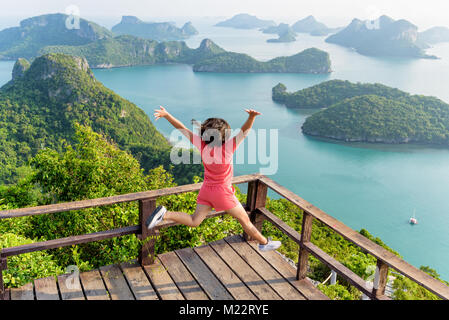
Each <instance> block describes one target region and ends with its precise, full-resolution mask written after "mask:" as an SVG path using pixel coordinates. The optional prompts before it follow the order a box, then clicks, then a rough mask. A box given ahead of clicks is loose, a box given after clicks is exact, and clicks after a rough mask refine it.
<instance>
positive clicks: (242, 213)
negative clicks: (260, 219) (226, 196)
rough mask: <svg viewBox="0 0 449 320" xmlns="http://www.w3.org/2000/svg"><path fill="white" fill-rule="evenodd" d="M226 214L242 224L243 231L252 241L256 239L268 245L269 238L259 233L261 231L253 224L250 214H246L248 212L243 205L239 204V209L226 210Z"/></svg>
mask: <svg viewBox="0 0 449 320" xmlns="http://www.w3.org/2000/svg"><path fill="white" fill-rule="evenodd" d="M226 212H227V213H228V214H230V215H231V216H233V217H234V218H236V219H237V220H238V221H239V222H240V224H241V225H242V227H243V230H244V231H245V232H246V234H248V235H249V236H250V237H251V239H254V240H256V241H257V242H259V243H260V244H263V245H265V244H267V243H268V240H267V238H265V237H264V236H263V235H262V234H261V233H260V232H259V230H257V229H256V227H255V226H254V225H253V224H252V222H251V220H250V219H249V216H248V214H247V213H246V210H245V209H244V208H243V206H242V205H241V204H239V205H238V206H237V207H235V208H233V209H230V210H226Z"/></svg>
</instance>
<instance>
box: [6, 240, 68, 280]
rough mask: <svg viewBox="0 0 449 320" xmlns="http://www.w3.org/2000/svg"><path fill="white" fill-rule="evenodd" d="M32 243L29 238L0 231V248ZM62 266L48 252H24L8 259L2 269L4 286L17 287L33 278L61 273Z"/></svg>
mask: <svg viewBox="0 0 449 320" xmlns="http://www.w3.org/2000/svg"><path fill="white" fill-rule="evenodd" d="M30 243H33V241H32V240H31V239H27V238H25V237H23V236H20V235H17V234H14V233H0V249H2V248H9V247H15V246H21V245H24V244H30ZM62 273H63V270H62V268H61V267H60V266H59V265H58V264H57V262H56V261H55V260H54V259H53V257H52V256H51V255H50V254H47V253H45V252H32V253H25V254H22V255H20V256H14V257H10V258H9V259H8V269H7V270H6V271H3V280H4V283H5V286H6V287H9V288H17V287H20V286H22V285H24V284H26V283H28V282H31V281H33V280H34V279H39V278H45V277H48V276H55V275H58V274H62Z"/></svg>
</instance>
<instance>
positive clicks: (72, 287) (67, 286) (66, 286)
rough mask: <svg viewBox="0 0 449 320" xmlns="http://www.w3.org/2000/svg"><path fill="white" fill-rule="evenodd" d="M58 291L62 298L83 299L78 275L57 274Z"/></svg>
mask: <svg viewBox="0 0 449 320" xmlns="http://www.w3.org/2000/svg"><path fill="white" fill-rule="evenodd" d="M58 285H59V292H60V293H61V298H62V300H85V298H84V293H83V289H82V287H81V282H80V279H79V277H78V276H75V275H72V274H63V275H60V276H58Z"/></svg>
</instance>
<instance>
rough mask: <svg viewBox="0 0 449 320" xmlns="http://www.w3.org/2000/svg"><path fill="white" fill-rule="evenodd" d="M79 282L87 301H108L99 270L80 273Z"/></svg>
mask: <svg viewBox="0 0 449 320" xmlns="http://www.w3.org/2000/svg"><path fill="white" fill-rule="evenodd" d="M80 280H81V284H82V286H83V289H84V294H85V296H86V299H87V300H110V297H109V294H108V292H107V290H106V287H105V285H104V282H103V279H102V278H101V274H100V271H99V270H97V269H95V270H91V271H88V272H83V273H81V274H80Z"/></svg>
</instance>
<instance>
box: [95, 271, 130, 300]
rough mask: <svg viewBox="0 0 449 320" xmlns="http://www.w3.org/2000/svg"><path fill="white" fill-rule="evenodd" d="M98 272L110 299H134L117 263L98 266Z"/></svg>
mask: <svg viewBox="0 0 449 320" xmlns="http://www.w3.org/2000/svg"><path fill="white" fill-rule="evenodd" d="M100 272H101V276H102V277H103V280H104V283H105V284H106V288H107V290H108V291H109V295H110V297H111V299H112V300H134V296H133V294H132V292H131V290H130V289H129V287H128V284H127V283H126V280H125V277H124V276H123V273H122V271H121V270H120V268H119V266H118V265H109V266H105V267H100Z"/></svg>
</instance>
